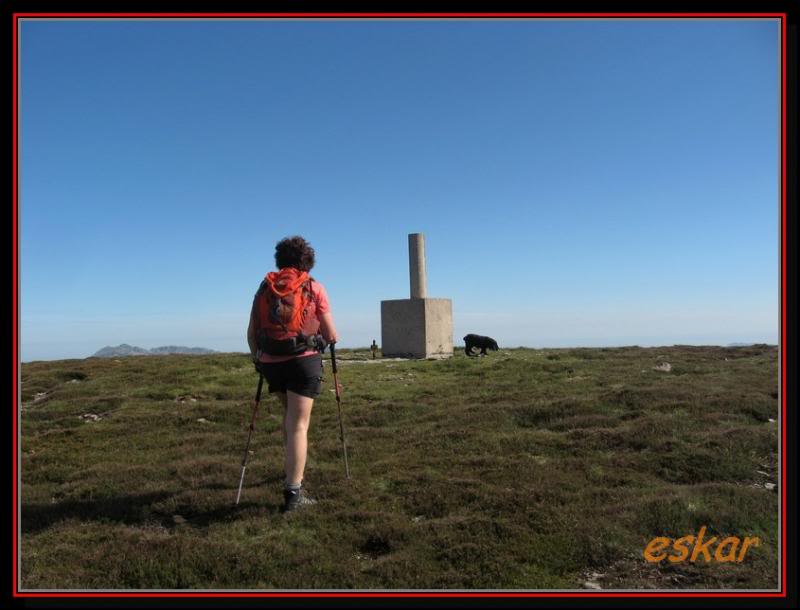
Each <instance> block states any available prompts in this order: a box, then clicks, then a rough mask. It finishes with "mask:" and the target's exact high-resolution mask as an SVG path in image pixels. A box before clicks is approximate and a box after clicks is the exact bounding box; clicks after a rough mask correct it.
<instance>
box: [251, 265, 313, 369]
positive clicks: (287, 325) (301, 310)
mask: <svg viewBox="0 0 800 610" xmlns="http://www.w3.org/2000/svg"><path fill="white" fill-rule="evenodd" d="M312 281H313V279H312V278H311V277H310V276H309V275H308V273H307V272H305V271H298V270H297V269H295V268H293V267H286V268H284V269H281V270H280V271H272V272H270V273H268V274H267V275H266V277H265V278H264V281H262V282H261V285H260V286H259V287H258V291H257V292H256V296H255V299H254V312H255V313H254V320H255V325H256V327H255V334H256V344H257V345H258V348H259V349H260V350H261V351H262V352H264V353H266V354H272V355H276V356H282V355H291V354H298V353H302V352H304V351H305V350H306V349H310V348H313V345H312V344H311V343H310V342H309V341H307V339H308V337H306V336H305V335H304V334H303V333H302V328H303V324H304V323H305V321H306V315H307V314H308V306H309V305H310V304H311V300H312V298H313V294H312V291H311V282H312Z"/></svg>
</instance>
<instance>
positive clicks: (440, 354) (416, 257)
mask: <svg viewBox="0 0 800 610" xmlns="http://www.w3.org/2000/svg"><path fill="white" fill-rule="evenodd" d="M408 260H409V272H410V276H411V277H410V279H411V298H410V299H395V300H391V301H381V349H382V353H383V356H384V357H405V358H450V357H452V355H453V303H452V301H451V300H450V299H431V298H428V286H427V277H426V273H425V237H424V236H423V235H422V233H411V234H410V235H409V236H408Z"/></svg>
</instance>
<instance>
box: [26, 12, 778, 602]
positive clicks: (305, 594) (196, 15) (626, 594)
mask: <svg viewBox="0 0 800 610" xmlns="http://www.w3.org/2000/svg"><path fill="white" fill-rule="evenodd" d="M12 17H13V24H12V25H13V28H14V32H13V44H14V51H13V61H14V67H13V78H14V84H13V92H14V100H13V109H14V125H13V146H14V150H13V153H12V158H13V171H14V179H13V197H14V201H13V213H12V218H13V222H14V229H13V247H14V255H13V262H14V271H13V278H14V287H13V299H14V300H13V303H14V313H13V318H14V320H13V321H14V325H13V331H12V337H13V339H14V364H13V371H14V382H13V388H14V390H13V396H14V404H15V405H17V404H18V400H19V395H18V386H17V383H18V378H19V374H18V358H19V353H18V349H17V348H18V339H19V337H18V333H17V325H18V322H19V315H18V311H17V307H18V303H19V300H18V299H19V296H18V261H19V259H18V237H17V231H18V203H19V192H18V184H17V178H18V173H19V172H18V156H17V155H18V131H17V124H18V116H19V114H18V112H19V108H18V103H17V101H18V97H19V96H18V67H17V64H18V62H19V56H18V47H19V44H18V27H19V25H18V22H19V19H20V18H76V19H82V18H85V17H92V18H98V17H99V18H109V19H119V18H128V17H137V18H148V17H152V18H161V19H169V18H176V19H181V18H184V19H188V18H191V19H197V18H214V19H228V18H230V19H239V18H245V17H248V18H259V17H260V18H274V19H278V18H280V19H287V18H319V17H325V18H328V19H330V18H342V19H345V18H347V19H352V18H429V19H430V18H440V17H450V18H464V17H471V18H487V17H490V18H526V17H529V18H532V17H538V18H542V17H545V18H558V17H563V18H597V17H613V18H667V17H669V18H689V19H691V18H721V17H727V18H733V17H736V18H744V17H757V18H758V17H760V18H775V17H779V18H780V20H781V348H782V349H781V417H782V419H781V426H782V434H781V590H780V591H777V592H764V593H755V592H735V591H732V592H719V593H717V592H694V593H693V592H688V591H685V590H684V591H680V592H674V593H673V592H669V591H666V592H658V593H648V592H612V591H609V592H602V591H587V592H581V591H569V592H524V593H522V592H520V593H512V592H502V591H498V592H496V593H487V592H475V593H470V592H452V593H450V592H424V593H423V592H407V593H405V592H397V593H395V592H359V591H354V592H331V593H322V592H320V593H313V592H294V593H293V592H280V593H279V592H275V593H270V592H258V593H243V592H230V593H226V592H208V593H200V592H195V593H192V592H187V593H182V592H158V593H156V592H142V593H112V592H97V593H94V592H81V593H69V592H64V593H60V592H59V593H33V592H30V593H28V592H26V593H20V591H19V583H18V581H17V576H18V563H17V552H18V549H19V544H18V542H19V541H18V538H17V523H18V515H17V506H18V489H17V475H18V473H19V462H18V459H17V457H18V455H17V433H18V431H17V412H16V410H15V412H14V422H13V432H14V438H13V441H12V449H13V452H14V478H13V482H12V487H13V491H12V498H13V501H14V506H13V510H12V513H13V515H14V516H13V519H12V521H13V527H14V529H13V533H12V540H13V547H14V548H13V551H14V555H13V558H12V566H13V570H14V575H13V582H14V590H13V597H76V598H78V597H91V598H102V597H337V598H338V597H643V598H644V597H695V598H708V597H711V598H715V597H719V598H724V597H786V452H785V448H786V374H785V371H786V349H785V346H786V223H785V218H786V19H787V14H786V13H491V12H487V13H291V12H286V13H126V12H120V13H13V15H12Z"/></svg>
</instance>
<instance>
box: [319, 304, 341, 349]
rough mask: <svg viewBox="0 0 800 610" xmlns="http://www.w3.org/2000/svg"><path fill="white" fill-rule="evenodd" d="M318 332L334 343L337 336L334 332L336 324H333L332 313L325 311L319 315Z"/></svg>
mask: <svg viewBox="0 0 800 610" xmlns="http://www.w3.org/2000/svg"><path fill="white" fill-rule="evenodd" d="M319 332H321V333H322V337H323V338H324V339H325V341H327V342H328V343H336V341H338V339H339V337H338V335H337V334H336V326H335V325H334V324H333V314H332V313H331V312H329V311H328V312H325V313H323V314H320V316H319Z"/></svg>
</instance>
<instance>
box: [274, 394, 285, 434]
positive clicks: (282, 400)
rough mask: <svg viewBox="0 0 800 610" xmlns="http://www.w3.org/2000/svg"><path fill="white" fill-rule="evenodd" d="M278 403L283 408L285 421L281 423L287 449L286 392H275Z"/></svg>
mask: <svg viewBox="0 0 800 610" xmlns="http://www.w3.org/2000/svg"><path fill="white" fill-rule="evenodd" d="M275 396H277V397H278V401H279V402H280V403H281V406H282V407H283V421H282V422H281V436H282V437H283V446H284V447H286V392H275Z"/></svg>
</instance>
